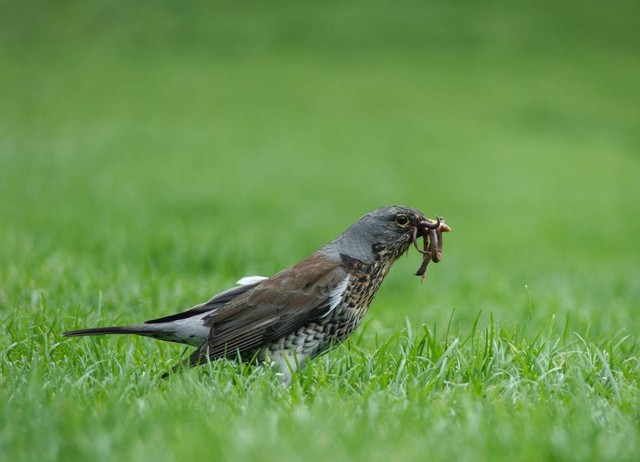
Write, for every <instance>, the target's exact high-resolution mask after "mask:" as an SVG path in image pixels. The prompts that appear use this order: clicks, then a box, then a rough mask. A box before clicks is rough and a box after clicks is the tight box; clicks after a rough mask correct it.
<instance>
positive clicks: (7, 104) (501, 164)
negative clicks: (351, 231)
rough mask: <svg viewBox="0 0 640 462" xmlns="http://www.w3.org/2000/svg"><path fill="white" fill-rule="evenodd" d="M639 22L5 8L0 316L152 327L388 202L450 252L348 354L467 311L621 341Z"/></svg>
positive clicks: (124, 5) (528, 11) (634, 191)
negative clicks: (441, 222) (418, 219)
mask: <svg viewBox="0 0 640 462" xmlns="http://www.w3.org/2000/svg"><path fill="white" fill-rule="evenodd" d="M638 19H640V3H639V2H637V1H614V2H609V3H606V4H604V3H602V2H577V1H560V2H558V1H546V0H542V1H537V2H508V1H491V2H471V1H456V2H435V1H428V2H418V1H399V2H391V1H370V2H323V3H321V4H307V3H302V2H293V1H273V2H264V1H249V2H241V3H238V2H231V1H228V2H225V1H216V2H210V3H202V2H196V1H182V2H171V1H157V2H156V1H153V2H152V1H137V2H120V1H85V2H80V1H60V2H36V1H26V2H12V1H2V2H0V88H1V90H0V197H1V198H2V199H1V200H0V262H2V265H1V268H0V283H1V287H0V310H1V312H0V314H3V315H5V316H8V315H9V313H15V312H20V313H22V314H23V315H27V316H36V314H37V313H38V312H41V311H42V310H43V305H45V301H46V308H47V309H48V310H55V312H56V315H55V316H56V317H57V318H58V317H59V318H60V322H61V324H62V327H64V328H71V327H75V326H88V325H93V324H98V323H101V324H106V323H109V322H112V321H117V322H133V321H138V320H141V319H146V318H149V317H157V316H162V315H164V314H169V313H171V312H173V311H175V310H178V309H183V308H187V307H189V306H190V305H192V304H194V303H197V302H200V301H202V300H204V299H206V298H207V297H209V296H210V295H212V294H213V293H215V292H217V291H219V290H222V289H224V288H226V287H227V286H229V285H230V284H232V283H233V282H234V281H235V280H236V279H238V278H239V277H241V276H243V275H248V274H264V275H270V274H273V273H274V272H276V271H278V270H280V269H282V268H284V267H287V266H289V265H291V264H293V263H295V262H297V261H298V260H299V259H301V258H302V257H304V256H306V255H307V254H308V253H310V252H312V251H313V250H315V249H316V248H317V247H319V246H321V245H322V244H324V243H325V242H327V241H328V240H330V239H332V238H334V237H335V236H336V235H338V234H339V233H340V232H342V230H344V229H345V228H346V227H347V226H348V225H350V224H351V223H352V222H354V221H355V220H356V219H357V218H358V217H360V216H361V215H362V214H364V213H365V212H367V211H369V210H372V209H374V208H377V207H380V206H383V205H387V204H393V203H399V204H405V205H410V206H413V207H416V208H419V209H421V210H422V211H423V212H425V213H426V214H427V215H429V216H436V215H443V216H445V217H446V219H447V222H448V223H449V224H450V225H451V226H452V227H453V230H454V232H453V233H450V234H449V235H447V236H446V238H447V239H446V240H445V249H444V250H445V252H444V258H443V261H442V262H441V263H440V264H439V265H432V266H431V267H430V271H429V274H428V278H427V281H426V283H425V284H424V285H421V284H419V283H418V278H415V277H414V276H412V273H413V272H414V271H415V270H416V269H417V267H418V266H419V263H420V258H419V256H418V255H417V253H416V252H410V254H409V256H408V257H407V258H403V259H402V260H401V261H400V262H399V263H398V264H397V265H396V267H395V268H394V270H393V271H392V272H391V274H390V276H389V279H388V281H387V282H386V283H385V284H384V285H383V287H382V289H381V291H380V294H379V296H378V298H377V299H376V301H375V303H374V306H373V309H372V311H371V313H370V314H369V316H368V318H367V323H368V324H369V325H368V327H367V328H366V333H367V334H368V336H366V337H365V340H364V342H365V344H372V343H373V339H374V337H375V336H376V335H380V336H382V337H385V336H386V337H389V336H390V335H392V334H393V333H394V332H397V331H399V330H400V329H402V328H403V326H404V325H405V319H406V320H408V321H409V322H411V323H413V324H414V325H420V324H421V323H427V324H429V325H432V324H434V323H435V324H437V325H439V326H442V325H446V324H447V322H448V320H449V318H450V317H452V319H453V321H454V323H455V324H456V325H460V326H461V328H462V329H463V330H464V329H467V330H468V329H469V328H470V326H471V325H472V323H473V320H474V319H475V318H476V316H477V315H478V313H480V312H481V311H482V313H483V316H484V317H483V318H481V319H482V321H481V322H482V323H483V324H486V322H487V318H488V314H487V313H489V312H491V313H493V314H494V316H495V318H496V319H497V320H499V321H500V322H501V323H503V324H505V325H507V326H512V327H516V328H517V326H519V325H521V324H523V323H527V322H530V321H533V322H534V323H537V324H535V325H540V324H542V323H544V322H546V321H548V320H549V319H551V318H553V317H554V316H555V317H556V318H557V319H559V320H561V321H562V322H563V323H569V330H570V331H572V332H576V333H578V334H580V335H581V336H587V337H588V336H590V335H592V336H601V338H602V337H605V338H606V337H610V336H616V335H618V336H619V335H627V334H629V335H633V336H635V335H636V333H637V332H638V329H639V328H640V312H639V310H638V308H640V282H639V281H638V279H639V278H638V276H639V273H640V262H639V259H638V254H639V253H640V242H639V239H638V236H639V233H640V181H639V176H640V154H639V153H640V110H639V108H640V36H639V34H638ZM452 313H453V314H452ZM76 318H77V320H76ZM28 335H29V334H28V333H27V332H25V336H28ZM367 339H369V340H367ZM367 342H369V343H367ZM138 345H142V343H139V344H138ZM149 348H158V349H161V348H166V347H165V346H156V344H155V343H154V344H153V346H152V347H149ZM153 351H155V350H152V352H151V353H149V354H150V355H153V354H157V353H154V352H153ZM171 351H174V352H175V351H177V350H175V348H174V350H171ZM73 373H74V374H75V373H77V374H81V372H77V371H74V372H73Z"/></svg>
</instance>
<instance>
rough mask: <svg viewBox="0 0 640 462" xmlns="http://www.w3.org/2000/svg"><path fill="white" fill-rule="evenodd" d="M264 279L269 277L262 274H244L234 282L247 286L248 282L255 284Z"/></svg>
mask: <svg viewBox="0 0 640 462" xmlns="http://www.w3.org/2000/svg"><path fill="white" fill-rule="evenodd" d="M265 279H269V278H267V277H264V276H245V277H243V278H242V279H239V280H238V281H237V282H236V284H238V285H239V286H248V285H250V284H257V283H258V282H262V281H264V280H265Z"/></svg>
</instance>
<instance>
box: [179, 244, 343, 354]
mask: <svg viewBox="0 0 640 462" xmlns="http://www.w3.org/2000/svg"><path fill="white" fill-rule="evenodd" d="M348 279H349V276H348V273H347V272H346V271H345V270H344V269H343V268H342V266H341V262H335V261H332V260H330V259H329V258H327V257H326V256H325V255H323V254H320V253H315V254H313V255H311V256H310V257H308V258H306V259H305V260H303V261H301V262H300V263H298V264H297V265H296V266H293V267H291V268H289V269H286V270H284V271H281V272H280V273H278V274H276V275H275V276H273V277H272V278H270V279H269V280H268V281H266V282H262V283H260V285H258V286H256V287H255V288H254V289H253V290H251V291H247V292H244V293H242V294H240V295H238V296H237V297H235V298H234V299H233V300H231V301H229V302H228V303H226V304H225V305H223V306H220V307H219V308H218V309H216V310H214V311H212V312H211V314H209V315H208V316H207V317H205V325H207V326H209V327H210V328H211V334H210V336H209V340H208V341H207V342H206V343H205V344H204V345H202V347H200V348H199V349H198V350H197V351H196V352H194V354H193V355H192V357H191V364H197V363H199V362H201V361H202V360H203V359H205V358H208V359H210V360H214V359H218V358H221V357H224V356H227V357H235V356H236V355H237V354H238V352H239V353H240V354H241V355H246V354H253V352H254V351H255V350H256V348H259V347H260V346H263V345H265V344H268V343H270V342H273V341H275V340H277V339H279V338H282V337H285V336H287V335H289V334H291V333H292V332H295V331H296V330H298V329H300V328H301V327H303V326H304V325H306V324H307V323H309V322H311V321H313V320H318V319H320V318H322V317H324V316H326V315H327V314H328V313H330V312H331V311H332V310H333V309H335V307H336V306H337V305H338V303H339V302H340V299H341V297H342V295H343V293H344V291H345V289H346V287H347V283H348Z"/></svg>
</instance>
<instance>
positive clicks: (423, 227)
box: [325, 205, 451, 276]
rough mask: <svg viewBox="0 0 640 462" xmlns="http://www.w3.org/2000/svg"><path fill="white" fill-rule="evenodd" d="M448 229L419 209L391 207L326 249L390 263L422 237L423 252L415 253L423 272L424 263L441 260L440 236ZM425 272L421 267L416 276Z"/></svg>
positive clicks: (368, 216)
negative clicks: (418, 256)
mask: <svg viewBox="0 0 640 462" xmlns="http://www.w3.org/2000/svg"><path fill="white" fill-rule="evenodd" d="M450 230H451V228H449V226H447V225H446V224H445V223H444V220H443V219H442V218H438V219H436V220H431V219H429V218H426V217H425V215H424V214H423V213H422V212H420V211H419V210H416V209H413V208H410V207H404V206H400V205H391V206H387V207H382V208H379V209H376V210H374V211H372V212H369V213H367V214H366V215H364V216H363V217H362V218H360V219H359V220H358V221H357V222H356V223H354V224H353V225H351V227H349V229H347V230H346V231H345V232H344V233H342V234H341V235H340V236H339V237H338V238H337V239H335V240H334V241H332V242H331V243H330V244H328V245H327V246H326V247H325V248H327V247H330V248H331V250H335V251H337V252H338V253H339V254H344V255H347V256H349V257H352V258H355V259H357V260H360V261H362V262H364V263H373V262H374V261H376V260H378V261H383V262H390V263H392V262H393V261H395V260H396V259H397V258H398V257H399V256H400V255H402V254H403V253H405V252H406V251H407V250H408V249H409V247H410V246H411V243H412V242H413V243H414V244H415V245H416V248H418V246H417V239H418V238H420V237H423V238H424V240H425V245H424V249H422V250H421V249H419V248H418V251H420V252H421V253H422V254H423V255H424V259H423V266H424V267H425V268H424V269H426V264H425V263H424V261H427V260H428V261H434V262H437V261H439V260H440V256H441V255H440V252H441V251H442V233H443V232H447V231H450ZM428 261H427V263H428ZM424 269H423V268H422V267H421V269H420V270H418V273H417V274H419V275H420V276H422V275H423V274H424ZM421 270H422V271H421Z"/></svg>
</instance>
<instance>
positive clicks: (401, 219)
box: [396, 215, 409, 228]
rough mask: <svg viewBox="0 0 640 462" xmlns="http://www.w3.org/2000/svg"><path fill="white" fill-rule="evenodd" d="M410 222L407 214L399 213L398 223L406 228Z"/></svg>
mask: <svg viewBox="0 0 640 462" xmlns="http://www.w3.org/2000/svg"><path fill="white" fill-rule="evenodd" d="M408 224H409V218H408V217H407V216H406V215H398V216H397V217H396V225H398V226H400V227H401V228H404V227H405V226H407V225H408Z"/></svg>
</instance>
